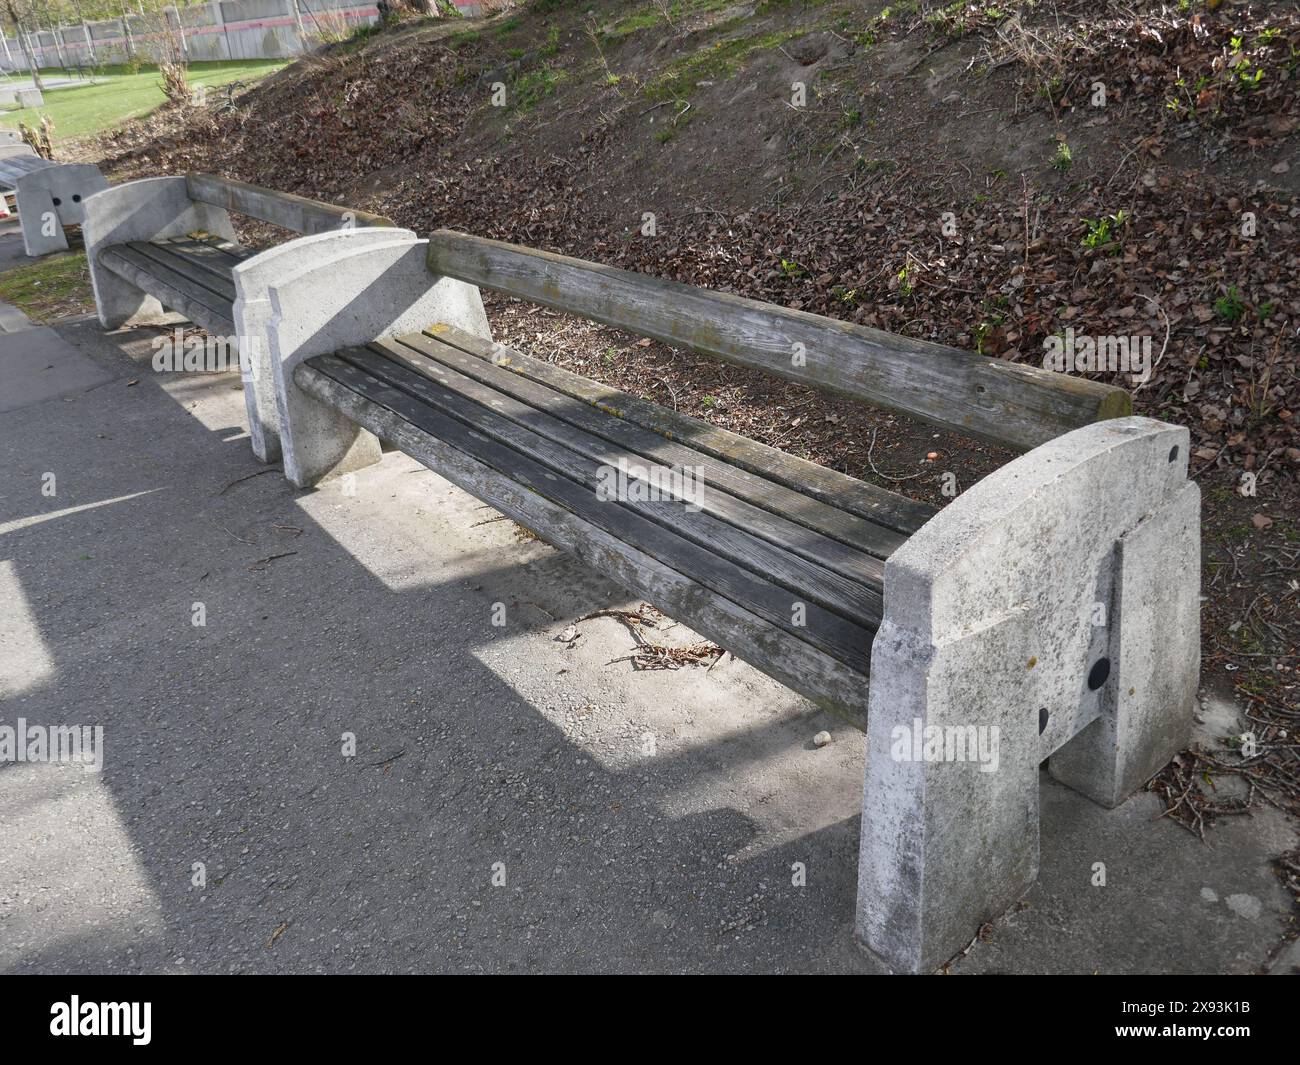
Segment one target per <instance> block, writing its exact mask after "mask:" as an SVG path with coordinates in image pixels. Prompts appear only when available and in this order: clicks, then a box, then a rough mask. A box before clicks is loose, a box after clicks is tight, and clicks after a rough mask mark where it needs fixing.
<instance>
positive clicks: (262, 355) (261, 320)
mask: <svg viewBox="0 0 1300 1065" xmlns="http://www.w3.org/2000/svg"><path fill="white" fill-rule="evenodd" d="M339 238H342V239H343V240H345V241H347V243H346V244H340V243H339ZM398 238H400V239H401V240H406V241H412V240H415V234H414V233H412V232H411V231H410V230H407V229H352V230H341V231H339V232H338V233H322V234H317V235H314V236H309V237H299V238H298V239H296V240H291V241H288V242H287V243H285V244H280V245H277V246H276V247H274V248H269V249H268V250H266V251H264V252H262V253H261V254H259V255H255V256H253V257H252V258H251V259H245V260H244V261H243V262H242V263H240V264H239V265H238V266H236V267H235V270H234V279H235V292H236V295H235V307H234V318H235V332H236V334H237V337H238V344H239V354H240V364H241V368H242V370H243V379H244V404H245V406H246V408H247V410H248V435H249V437H250V438H251V439H252V444H253V453H254V454H255V455H256V456H257V457H258V458H259V459H261V460H262V461H263V462H278V461H279V460H280V457H281V449H280V415H279V412H278V410H277V407H276V399H275V374H274V373H273V372H272V369H271V351H270V342H269V340H268V338H267V335H266V327H267V324H268V323H269V322H270V320H271V297H270V285H271V284H272V283H273V282H275V281H276V280H282V279H284V278H287V277H290V276H292V275H293V274H296V273H298V272H299V271H300V270H302V269H304V268H305V267H308V266H311V265H312V264H313V263H315V262H318V261H320V257H321V256H322V254H325V255H331V254H338V253H340V252H341V251H343V250H344V249H346V250H347V251H358V250H360V249H361V248H365V247H372V246H375V245H379V244H391V243H392V242H393V241H394V239H398Z"/></svg>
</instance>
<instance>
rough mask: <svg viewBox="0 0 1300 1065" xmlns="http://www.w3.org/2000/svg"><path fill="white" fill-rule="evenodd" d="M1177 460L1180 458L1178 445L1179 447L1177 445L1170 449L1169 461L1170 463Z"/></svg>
mask: <svg viewBox="0 0 1300 1065" xmlns="http://www.w3.org/2000/svg"><path fill="white" fill-rule="evenodd" d="M1176 458H1178V445H1177V444H1175V445H1174V446H1173V447H1171V448H1170V449H1169V461H1170V462H1173V461H1174V459H1176Z"/></svg>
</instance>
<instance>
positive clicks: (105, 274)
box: [82, 177, 235, 329]
mask: <svg viewBox="0 0 1300 1065" xmlns="http://www.w3.org/2000/svg"><path fill="white" fill-rule="evenodd" d="M83 207H84V210H85V222H84V224H83V226H82V236H83V238H84V240H85V244H86V261H87V263H89V265H90V282H91V285H92V287H93V288H94V290H95V306H96V307H97V308H98V310H99V320H100V322H101V324H103V326H104V327H105V328H106V329H116V328H117V327H118V326H120V325H122V324H124V323H125V322H126V321H128V320H129V319H132V318H156V317H158V316H159V315H161V314H162V313H163V308H162V306H161V305H160V304H159V303H158V301H157V300H156V299H154V298H153V297H152V296H149V295H147V294H146V293H144V292H142V291H141V290H140V289H139V288H137V287H136V286H135V285H133V284H131V283H130V282H129V281H126V280H124V279H122V278H120V277H118V276H117V275H116V274H114V273H113V272H112V271H111V270H107V269H105V268H104V267H102V266H100V264H99V252H100V250H101V249H103V248H106V247H108V246H110V245H113V244H124V243H126V242H127V241H130V240H158V239H161V238H164V237H179V236H184V235H185V234H186V233H192V232H195V231H199V230H201V231H203V232H206V233H211V234H213V235H215V236H218V237H222V238H224V239H226V240H230V241H233V240H234V239H235V231H234V228H233V227H232V226H231V224H230V215H229V214H228V213H227V212H226V211H225V210H224V209H223V208H220V207H213V206H212V205H211V204H206V203H197V202H195V201H193V200H191V199H190V196H189V192H188V190H187V189H186V185H185V179H184V178H183V177H161V178H144V179H143V180H141V181H128V182H127V183H126V184H124V185H114V186H112V187H111V188H106V189H104V190H102V191H100V192H96V193H94V194H92V195H91V196H89V197H87V198H86V199H85V200H84V201H83Z"/></svg>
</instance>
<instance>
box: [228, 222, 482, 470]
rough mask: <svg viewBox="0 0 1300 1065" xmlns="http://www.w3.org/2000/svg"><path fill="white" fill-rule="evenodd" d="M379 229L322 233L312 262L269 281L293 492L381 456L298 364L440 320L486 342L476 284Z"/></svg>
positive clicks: (401, 234) (421, 247)
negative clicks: (432, 266)
mask: <svg viewBox="0 0 1300 1065" xmlns="http://www.w3.org/2000/svg"><path fill="white" fill-rule="evenodd" d="M381 232H385V235H386V236H387V237H388V238H389V239H388V240H386V241H375V240H364V241H358V240H356V239H354V238H355V236H356V234H355V233H350V232H338V233H331V234H322V235H320V236H319V237H317V238H315V239H316V240H317V243H316V244H314V245H313V246H312V250H313V254H312V255H311V259H312V265H309V266H305V267H303V268H302V269H300V270H299V271H297V272H296V273H293V274H290V275H288V276H284V277H282V278H281V279H280V280H278V281H272V282H270V283H269V284H268V288H267V292H268V297H269V299H270V304H271V314H270V318H269V320H268V321H267V324H266V336H267V341H268V345H267V348H268V351H269V354H270V360H271V369H272V373H273V375H274V381H275V390H276V407H277V417H278V420H279V434H280V446H281V451H282V453H283V457H284V473H285V476H286V477H288V478H289V480H290V481H292V482H293V483H294V484H295V485H297V486H298V487H299V488H307V487H309V486H311V485H314V484H316V483H317V482H318V481H320V480H322V479H323V478H324V477H326V476H328V475H332V474H340V473H345V472H348V471H349V470H354V469H358V468H360V467H362V466H367V465H369V464H371V463H372V462H377V461H378V460H379V455H380V452H379V442H378V440H377V439H376V437H375V436H374V435H373V434H371V433H369V432H367V431H366V430H364V429H362V428H360V427H359V426H357V425H356V424H355V423H354V422H352V421H350V420H349V419H348V418H346V417H345V416H344V415H342V414H340V413H339V412H338V411H336V410H334V409H332V408H330V407H327V406H325V405H324V404H323V403H321V402H320V401H319V400H317V399H315V398H314V397H312V396H309V395H308V394H307V393H305V392H303V391H302V389H300V388H299V387H298V385H297V383H296V382H295V381H294V377H293V371H294V368H295V367H296V366H297V365H298V364H299V363H300V362H302V361H303V360H304V359H309V358H311V357H313V356H315V355H325V354H329V353H331V352H334V351H338V350H339V349H341V348H347V347H353V346H357V345H362V344H367V343H369V342H370V341H372V340H378V339H380V338H381V337H386V336H393V335H398V334H402V333H409V332H414V331H417V330H420V329H424V328H426V327H428V326H431V325H433V324H435V323H437V322H446V323H448V324H450V325H454V326H456V327H457V328H460V329H463V330H465V331H466V332H467V333H472V334H474V335H476V336H480V337H483V338H484V339H487V340H491V338H492V334H491V330H490V329H489V327H488V321H487V315H486V314H485V313H484V310H483V301H482V299H481V298H480V296H479V291H478V289H477V288H476V287H475V286H473V285H469V284H466V283H465V282H462V281H456V280H453V279H451V278H445V277H434V276H432V275H431V274H430V273H429V270H428V267H427V266H426V265H425V256H426V252H427V247H428V241H425V240H417V239H415V238H414V236H412V235H411V234H410V233H409V232H406V231H403V230H398V231H396V235H395V233H394V231H381ZM250 295H251V293H250Z"/></svg>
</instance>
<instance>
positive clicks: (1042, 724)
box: [1038, 706, 1052, 736]
mask: <svg viewBox="0 0 1300 1065" xmlns="http://www.w3.org/2000/svg"><path fill="white" fill-rule="evenodd" d="M1051 716H1052V715H1051V714H1049V713H1048V712H1047V707H1045V706H1040V707H1039V708H1038V734H1039V735H1040V736H1041V735H1042V734H1043V732H1044V730H1045V729H1046V728H1047V719H1048V718H1049V717H1051Z"/></svg>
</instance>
